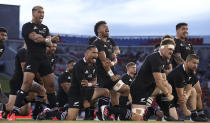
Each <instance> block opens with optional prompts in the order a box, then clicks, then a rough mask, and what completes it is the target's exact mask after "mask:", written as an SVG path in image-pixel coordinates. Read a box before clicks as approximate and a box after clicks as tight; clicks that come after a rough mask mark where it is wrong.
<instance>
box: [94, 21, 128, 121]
mask: <svg viewBox="0 0 210 123" xmlns="http://www.w3.org/2000/svg"><path fill="white" fill-rule="evenodd" d="M94 32H95V34H96V36H97V40H95V41H94V42H93V45H95V46H96V47H97V48H98V51H99V56H98V59H97V69H98V73H97V78H98V81H97V82H98V84H99V87H102V88H107V89H109V90H110V91H111V106H110V107H108V106H107V105H108V104H109V99H108V98H103V99H100V100H99V101H98V107H99V112H100V110H101V112H102V118H99V119H100V120H106V119H107V118H108V116H109V114H110V113H111V114H115V115H117V114H118V113H120V112H121V113H123V114H126V112H124V111H123V112H122V111H120V110H119V108H118V105H119V98H116V96H117V92H119V93H121V95H123V96H128V95H129V90H130V89H129V87H128V86H127V85H126V84H124V83H123V81H122V80H120V76H119V75H114V67H113V66H114V65H115V64H117V60H116V54H118V53H119V49H118V50H115V48H117V47H116V44H115V42H114V41H113V40H110V38H109V28H108V26H107V24H106V22H105V21H99V22H97V23H96V24H95V27H94ZM116 51H117V52H116ZM118 97H119V96H118ZM107 111H108V112H107ZM99 117H100V116H99Z"/></svg>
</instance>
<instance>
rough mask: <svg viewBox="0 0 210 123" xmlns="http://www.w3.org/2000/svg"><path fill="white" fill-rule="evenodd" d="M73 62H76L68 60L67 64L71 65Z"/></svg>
mask: <svg viewBox="0 0 210 123" xmlns="http://www.w3.org/2000/svg"><path fill="white" fill-rule="evenodd" d="M73 62H76V61H74V60H69V61H68V62H67V64H71V63H73Z"/></svg>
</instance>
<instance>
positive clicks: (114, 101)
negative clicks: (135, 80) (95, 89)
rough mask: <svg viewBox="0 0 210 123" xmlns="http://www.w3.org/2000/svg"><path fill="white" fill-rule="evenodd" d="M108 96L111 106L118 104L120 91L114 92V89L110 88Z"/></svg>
mask: <svg viewBox="0 0 210 123" xmlns="http://www.w3.org/2000/svg"><path fill="white" fill-rule="evenodd" d="M110 96H111V104H112V106H115V105H119V98H120V93H118V92H116V91H114V90H111V91H110Z"/></svg>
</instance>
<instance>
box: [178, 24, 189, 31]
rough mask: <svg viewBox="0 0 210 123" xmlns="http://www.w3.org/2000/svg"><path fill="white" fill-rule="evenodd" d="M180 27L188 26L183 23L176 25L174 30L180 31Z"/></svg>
mask: <svg viewBox="0 0 210 123" xmlns="http://www.w3.org/2000/svg"><path fill="white" fill-rule="evenodd" d="M182 26H188V24H187V23H185V22H181V23H178V24H177V25H176V30H178V29H180V28H181V27H182Z"/></svg>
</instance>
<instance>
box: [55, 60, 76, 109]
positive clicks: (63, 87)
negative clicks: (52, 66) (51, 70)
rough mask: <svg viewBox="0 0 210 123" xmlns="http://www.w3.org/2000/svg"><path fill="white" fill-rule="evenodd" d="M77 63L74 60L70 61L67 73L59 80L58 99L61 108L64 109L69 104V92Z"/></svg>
mask: <svg viewBox="0 0 210 123" xmlns="http://www.w3.org/2000/svg"><path fill="white" fill-rule="evenodd" d="M75 63H76V62H75V61H74V60H70V61H69V62H68V64H67V68H66V71H65V72H63V73H62V74H61V75H60V76H59V78H58V83H59V90H58V95H57V97H58V102H59V107H63V106H64V105H65V104H67V103H68V91H69V88H70V86H71V82H72V69H73V67H74V65H75Z"/></svg>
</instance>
